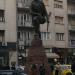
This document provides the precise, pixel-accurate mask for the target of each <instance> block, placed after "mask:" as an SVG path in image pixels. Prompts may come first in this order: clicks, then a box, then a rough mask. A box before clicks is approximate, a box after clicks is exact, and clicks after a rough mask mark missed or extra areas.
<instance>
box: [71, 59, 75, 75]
mask: <svg viewBox="0 0 75 75" xmlns="http://www.w3.org/2000/svg"><path fill="white" fill-rule="evenodd" d="M71 71H72V74H73V75H75V60H74V61H73V63H72V64H71Z"/></svg>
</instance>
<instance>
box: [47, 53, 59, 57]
mask: <svg viewBox="0 0 75 75" xmlns="http://www.w3.org/2000/svg"><path fill="white" fill-rule="evenodd" d="M46 55H47V57H48V58H60V56H59V55H58V54H56V53H46Z"/></svg>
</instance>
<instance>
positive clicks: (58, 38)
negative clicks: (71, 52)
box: [56, 33, 64, 41]
mask: <svg viewBox="0 0 75 75" xmlns="http://www.w3.org/2000/svg"><path fill="white" fill-rule="evenodd" d="M56 40H57V41H64V33H56Z"/></svg>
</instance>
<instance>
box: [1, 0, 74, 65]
mask: <svg viewBox="0 0 75 75" xmlns="http://www.w3.org/2000/svg"><path fill="white" fill-rule="evenodd" d="M31 1H32V0H0V64H2V65H3V64H6V65H11V64H12V63H14V64H16V65H17V64H20V63H22V64H23V65H24V64H25V61H26V57H27V53H28V48H29V47H30V46H31V41H32V39H33V37H34V34H35V32H34V28H33V26H32V19H31V15H30V4H31ZM43 2H44V4H45V6H46V9H47V12H48V15H49V27H48V32H47V23H45V24H43V25H40V31H41V39H42V42H43V45H44V47H45V49H46V54H47V56H48V58H53V59H54V58H55V57H53V56H55V55H53V54H52V55H53V56H50V55H51V53H57V54H58V55H59V57H60V60H61V62H63V63H65V62H66V61H68V60H69V59H71V58H73V57H74V55H75V53H74V49H75V47H74V46H75V39H74V37H75V35H74V33H75V28H74V21H75V9H74V7H75V5H74V3H75V2H74V0H43ZM66 57H67V59H66ZM64 59H65V62H64Z"/></svg>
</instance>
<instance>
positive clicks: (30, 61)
mask: <svg viewBox="0 0 75 75" xmlns="http://www.w3.org/2000/svg"><path fill="white" fill-rule="evenodd" d="M26 63H27V64H26V68H27V72H28V75H40V71H39V69H40V66H41V65H44V68H45V75H50V65H49V64H48V59H47V56H46V53H45V48H44V47H43V45H42V40H41V39H40V38H39V37H38V36H37V35H36V36H34V39H33V40H32V43H31V47H30V48H29V52H28V57H27V62H26ZM33 65H35V66H36V69H35V73H32V66H33Z"/></svg>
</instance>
